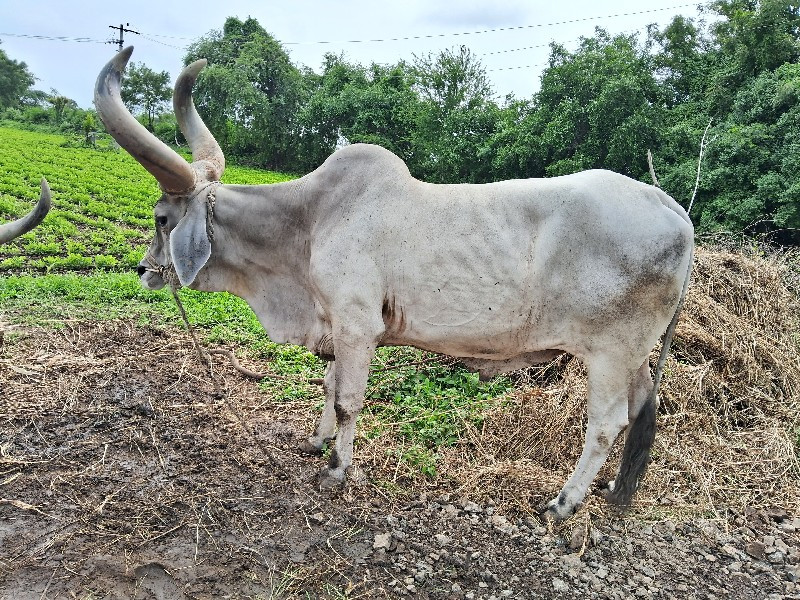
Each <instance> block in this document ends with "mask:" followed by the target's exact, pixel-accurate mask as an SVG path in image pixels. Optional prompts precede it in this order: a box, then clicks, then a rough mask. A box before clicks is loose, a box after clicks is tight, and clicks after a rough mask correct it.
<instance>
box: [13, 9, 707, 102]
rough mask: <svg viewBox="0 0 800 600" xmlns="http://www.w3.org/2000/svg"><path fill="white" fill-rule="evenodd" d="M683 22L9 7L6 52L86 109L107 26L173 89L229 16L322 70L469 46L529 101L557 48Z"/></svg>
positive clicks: (556, 13)
mask: <svg viewBox="0 0 800 600" xmlns="http://www.w3.org/2000/svg"><path fill="white" fill-rule="evenodd" d="M678 14H681V15H684V16H687V17H691V18H700V16H699V15H700V13H699V11H698V4H697V3H682V2H681V0H655V2H653V3H643V2H641V0H615V1H614V2H597V1H591V0H563V1H561V2H554V1H549V2H542V1H532V0H529V1H525V0H491V1H489V0H464V1H460V2H456V1H455V0H290V1H288V2H286V1H283V2H275V1H273V0H265V1H261V2H252V1H251V2H246V1H244V0H223V1H218V2H213V3H210V2H202V1H198V0H194V1H192V2H189V1H187V0H161V1H158V2H157V1H155V0H140V1H139V2H128V3H125V2H116V3H115V2H109V1H108V0H80V1H77V0H28V1H27V2H24V3H23V2H19V1H16V0H0V48H2V49H3V50H4V51H5V52H6V54H8V56H9V57H11V58H12V59H14V60H19V61H24V62H25V63H27V65H28V68H29V69H30V71H31V72H32V73H33V74H34V75H35V76H36V77H37V78H38V79H39V80H38V81H37V83H36V86H35V87H37V88H38V89H42V90H45V91H49V90H50V89H51V88H53V89H56V90H58V92H60V93H61V94H63V95H66V96H68V97H70V98H72V99H74V100H76V101H77V102H78V104H79V105H80V106H82V107H84V108H88V107H89V106H90V105H91V101H92V89H93V86H94V81H95V77H96V76H97V73H98V71H99V70H100V68H101V67H102V66H103V64H105V62H107V61H108V59H109V58H111V56H112V55H113V54H114V52H115V51H116V49H117V46H116V45H114V44H109V43H106V42H108V41H109V40H111V39H112V38H114V37H115V35H116V32H115V31H114V30H112V29H111V28H110V27H109V25H114V26H117V25H119V24H120V23H122V24H129V25H128V28H129V29H132V30H135V31H137V32H138V33H136V34H134V33H126V34H124V36H125V45H126V46H127V45H129V44H133V45H134V47H135V51H134V53H133V59H132V60H134V61H136V62H144V63H145V64H147V66H149V67H150V68H151V69H154V70H156V71H168V72H169V73H170V75H171V76H172V78H173V81H174V78H175V76H176V75H177V74H178V73H179V72H180V68H181V65H182V64H183V63H182V60H183V56H184V54H185V50H184V48H185V46H186V45H187V44H189V43H190V42H192V41H193V40H195V39H197V38H198V37H200V36H202V35H204V34H206V33H208V32H209V31H211V30H213V29H221V27H222V25H223V23H224V22H225V19H226V18H227V17H229V16H237V17H239V18H240V19H245V18H247V17H254V18H255V19H257V20H258V21H259V23H261V25H262V26H263V27H264V28H265V29H266V30H267V31H269V32H270V33H271V34H272V35H273V36H275V37H276V38H277V39H278V40H279V41H280V42H282V43H283V44H284V47H285V49H286V50H287V51H288V52H289V55H290V57H291V59H292V61H293V62H294V63H295V64H296V65H298V66H300V65H305V66H308V67H310V68H312V69H314V70H316V71H317V72H319V69H320V65H321V64H322V57H323V56H324V54H325V53H326V52H332V53H335V54H340V53H343V54H344V55H345V57H346V59H348V60H350V61H351V62H356V63H361V64H364V65H368V64H369V63H371V62H378V63H384V64H394V63H396V62H397V61H399V60H401V59H405V60H411V59H413V56H414V55H415V54H416V55H425V54H427V53H437V52H439V51H441V50H444V49H448V48H457V47H458V46H459V45H462V44H463V45H466V46H467V47H469V48H470V50H472V51H473V52H474V53H475V54H476V55H478V57H479V58H480V59H481V61H482V63H483V65H484V66H485V68H486V70H487V75H488V76H489V78H490V80H491V82H492V84H493V86H494V90H495V92H496V94H497V96H498V99H501V98H503V97H504V96H505V95H506V94H512V93H513V94H514V95H515V96H516V97H517V98H529V97H530V96H531V95H532V94H533V93H534V92H535V91H536V90H537V89H538V83H539V77H540V75H541V71H542V68H543V66H544V63H546V61H547V57H548V43H549V42H551V41H556V42H559V43H562V44H564V45H566V47H567V48H568V49H570V50H573V49H575V48H576V47H577V43H578V38H579V37H580V36H591V35H593V33H594V29H595V27H603V28H605V29H606V30H608V31H609V33H611V34H612V35H613V34H616V33H623V32H624V33H630V32H634V31H639V32H640V34H641V35H642V36H643V35H644V30H645V28H646V27H647V25H648V24H650V23H656V24H658V25H660V26H664V25H665V24H667V23H669V21H670V20H671V19H672V18H673V17H674V16H675V15H678ZM37 36H39V37H37ZM53 38H57V39H53Z"/></svg>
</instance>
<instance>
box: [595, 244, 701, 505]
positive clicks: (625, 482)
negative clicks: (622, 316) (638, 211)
mask: <svg viewBox="0 0 800 600" xmlns="http://www.w3.org/2000/svg"><path fill="white" fill-rule="evenodd" d="M693 259H694V248H693V249H692V251H691V252H690V254H689V268H688V269H687V271H686V279H685V280H684V282H683V290H682V291H681V297H680V300H678V306H677V307H676V309H675V314H674V315H673V316H672V321H670V324H669V327H667V331H666V333H665V334H664V339H663V341H662V343H661V353H660V354H659V356H658V363H657V364H656V370H655V374H654V377H653V389H652V390H650V393H649V394H648V396H647V401H646V402H645V404H644V406H642V408H641V410H640V411H639V414H638V415H637V416H636V418H635V419H634V420H633V423H632V424H631V426H630V427H629V428H628V433H627V435H626V437H625V448H624V449H623V451H622V461H621V463H620V467H619V473H618V474H617V477H616V479H614V486H613V489H611V490H610V492H609V494H608V496H607V498H608V501H609V502H611V503H612V504H616V505H618V506H630V503H631V498H632V497H633V495H634V493H636V489H637V488H638V487H639V482H640V481H641V480H642V477H644V473H645V471H646V470H647V464H648V462H649V461H650V449H651V448H652V447H653V442H654V441H655V438H656V409H657V408H658V403H657V394H658V385H659V384H660V383H661V375H662V374H663V372H664V363H666V362H667V355H668V354H669V347H670V345H671V344H672V338H673V336H674V335H675V327H676V326H677V324H678V316H679V315H680V313H681V309H682V308H683V303H684V301H685V300H686V291H687V290H688V289H689V275H690V274H691V272H692V262H693Z"/></svg>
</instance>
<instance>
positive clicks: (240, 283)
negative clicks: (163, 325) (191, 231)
mask: <svg viewBox="0 0 800 600" xmlns="http://www.w3.org/2000/svg"><path fill="white" fill-rule="evenodd" d="M300 187H301V186H300V181H299V180H296V181H291V182H285V183H275V184H268V185H257V186H254V185H219V186H218V187H216V188H215V192H216V193H215V195H216V201H215V204H214V210H213V216H212V225H213V231H214V239H213V240H212V242H211V244H212V251H211V258H210V259H209V261H208V263H207V265H206V268H204V269H203V270H202V271H201V272H200V274H199V275H198V278H197V279H196V280H195V283H193V284H192V285H191V287H192V288H194V289H198V290H203V291H227V292H230V293H232V294H234V295H237V296H240V297H242V298H245V299H247V298H248V297H250V296H252V295H253V294H255V293H259V292H260V291H261V290H262V289H263V282H262V281H261V280H262V279H263V277H264V276H265V275H272V274H280V273H282V272H285V273H295V274H299V272H303V273H305V272H307V269H308V257H307V252H304V251H303V249H304V248H307V244H305V243H304V241H306V240H308V239H309V221H310V220H309V218H308V209H307V207H306V206H305V204H304V203H303V201H302V195H301V194H299V193H298V191H299V189H300Z"/></svg>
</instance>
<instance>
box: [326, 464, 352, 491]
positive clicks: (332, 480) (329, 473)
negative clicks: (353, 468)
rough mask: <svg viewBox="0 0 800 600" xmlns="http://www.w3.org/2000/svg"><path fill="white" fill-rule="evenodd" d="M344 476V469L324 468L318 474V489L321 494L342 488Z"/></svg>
mask: <svg viewBox="0 0 800 600" xmlns="http://www.w3.org/2000/svg"><path fill="white" fill-rule="evenodd" d="M345 479H346V476H345V472H344V469H331V468H329V467H325V468H324V469H322V471H320V473H319V489H321V490H322V491H323V492H327V491H330V490H335V489H337V488H341V487H343V486H344V482H345Z"/></svg>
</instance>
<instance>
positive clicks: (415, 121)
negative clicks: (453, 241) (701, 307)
mask: <svg viewBox="0 0 800 600" xmlns="http://www.w3.org/2000/svg"><path fill="white" fill-rule="evenodd" d="M705 10H706V12H705V15H704V16H705V18H704V19H698V20H694V19H688V18H685V17H681V16H677V17H675V18H674V19H673V20H672V21H671V22H670V23H669V24H668V25H667V26H665V27H664V28H663V29H659V28H657V27H655V26H651V27H650V28H648V30H647V31H646V32H645V33H644V34H643V35H639V34H631V35H625V34H623V35H615V36H611V35H609V34H608V33H607V32H606V31H605V30H603V29H600V28H598V29H596V30H595V32H594V35H592V36H591V37H586V38H582V39H581V41H580V43H579V46H578V48H577V49H576V50H574V51H571V50H568V49H567V48H566V47H565V46H563V45H560V44H551V48H550V56H549V63H548V66H547V68H546V69H545V70H544V72H543V75H542V78H541V85H540V89H539V91H538V92H537V93H536V94H534V95H533V97H531V98H527V99H520V98H515V97H513V96H508V97H506V98H503V99H498V98H497V97H496V95H495V94H494V92H493V90H492V87H491V84H490V82H489V79H488V77H487V74H486V70H485V68H484V67H483V65H482V64H481V61H480V59H479V58H478V57H477V56H476V55H475V54H474V53H472V52H471V51H470V50H469V48H467V47H465V46H461V47H458V48H452V49H448V50H445V51H442V52H439V53H436V54H427V55H421V56H413V57H412V58H411V59H410V60H408V61H400V62H398V63H397V64H394V65H382V64H374V63H373V64H370V65H361V64H357V63H354V62H351V61H348V60H347V59H346V58H345V57H344V56H342V55H335V54H328V55H326V56H325V59H324V62H323V65H322V68H321V70H320V72H315V71H313V70H311V69H308V68H301V67H298V66H296V65H294V64H293V63H292V61H291V59H290V57H289V55H288V53H287V52H286V50H285V49H284V48H283V46H282V45H281V44H280V42H279V41H278V40H276V39H275V38H274V37H273V36H272V35H271V34H270V33H269V32H267V31H266V30H265V29H264V28H263V27H262V26H261V25H260V24H259V23H258V21H256V20H255V19H252V18H249V19H246V20H244V21H242V20H239V19H237V18H229V19H227V20H226V22H225V24H224V26H223V27H222V29H220V30H218V31H212V32H210V33H208V34H207V35H205V36H203V37H201V38H199V39H198V40H196V41H195V42H194V43H192V44H191V45H190V46H189V48H188V50H187V53H186V56H185V57H184V63H185V64H188V63H189V62H191V61H193V60H196V59H198V58H206V59H208V61H209V66H208V67H207V68H206V69H205V70H204V71H203V72H202V73H201V75H200V77H199V78H198V81H197V84H196V86H195V92H194V98H195V103H196V105H197V108H198V111H199V112H200V114H201V116H202V117H203V119H204V120H205V121H206V123H207V124H208V126H209V129H211V131H212V133H213V134H214V135H215V136H216V138H217V140H218V141H219V142H220V145H221V146H222V148H223V151H224V152H225V153H226V155H227V156H228V157H229V158H230V159H231V160H233V161H236V162H239V163H242V164H253V165H257V166H260V167H266V168H270V169H275V170H281V171H287V172H295V173H305V172H308V171H310V170H312V169H314V168H316V167H317V166H319V165H320V164H321V163H322V162H323V161H324V160H325V158H327V157H328V156H329V155H330V154H331V153H332V152H333V151H334V150H335V149H336V148H337V147H339V146H341V145H344V144H348V143H356V142H369V143H376V144H380V145H381V146H384V147H385V148H388V149H389V150H391V151H393V152H395V153H396V154H397V155H399V156H400V157H401V158H403V160H405V161H406V163H407V164H408V166H409V169H410V170H411V172H412V174H413V175H414V176H416V177H418V178H420V179H423V180H426V181H430V182H437V183H455V182H459V183H462V182H471V183H481V182H488V181H497V180H502V179H511V178H525V177H550V176H558V175H564V174H568V173H572V172H575V171H579V170H583V169H591V168H606V169H611V170H614V171H617V172H620V173H623V174H626V175H629V176H631V177H634V178H637V179H642V180H645V181H648V182H649V181H650V175H649V173H648V165H647V151H648V149H649V150H652V152H653V155H654V164H655V170H656V172H657V174H658V177H659V180H660V184H661V186H662V187H663V188H664V189H665V190H666V191H667V192H668V193H670V194H671V195H672V196H673V197H675V198H676V199H677V200H678V201H680V202H682V203H683V204H684V206H686V205H687V203H688V201H689V197H690V196H691V194H692V190H693V189H694V187H695V184H696V181H697V167H698V158H699V150H700V142H701V139H703V135H704V132H705V134H706V136H705V143H706V145H705V149H704V155H703V164H702V171H701V174H702V177H701V178H700V181H699V185H698V186H697V192H696V198H695V201H694V207H693V209H692V214H691V216H692V218H693V220H694V222H695V225H696V227H697V229H698V230H699V231H715V230H728V231H735V232H741V231H744V232H747V233H753V234H755V233H765V234H769V235H770V237H771V239H773V240H775V241H777V242H779V243H789V244H800V64H798V58H799V57H800V7H799V6H798V4H797V3H796V2H789V1H787V0H760V1H756V0H715V1H713V2H711V3H710V4H709V5H707V7H706V9H705ZM9 65H10V67H9ZM10 71H14V72H16V73H17V75H19V74H20V73H22V76H21V77H19V76H18V77H17V86H16V87H13V86H12V85H9V84H7V82H8V81H12V80H14V77H13V75H8V73H9V72H10ZM25 74H27V79H26V78H25ZM32 79H33V78H32V76H31V75H30V74H29V73H27V69H26V68H25V67H24V63H15V61H12V60H10V59H9V58H8V57H6V56H5V55H4V54H3V53H2V49H0V111H2V109H5V111H4V112H0V118H5V119H13V120H18V121H20V120H21V121H24V120H26V119H28V120H30V121H35V120H36V119H37V118H38V119H39V120H41V121H44V120H49V121H50V122H51V123H53V122H57V123H60V124H61V127H62V128H64V127H65V125H64V122H65V121H67V123H68V125H67V127H71V128H73V129H75V130H77V131H81V130H84V131H85V130H87V129H88V128H89V126H90V125H91V126H92V127H97V126H98V125H97V124H96V123H92V122H91V120H92V119H93V118H94V117H93V115H92V111H80V109H77V108H76V107H74V106H72V105H70V104H69V102H71V101H69V100H68V99H63V100H62V101H61V102H64V101H66V104H64V106H63V107H62V109H61V113H60V115H57V114H56V113H57V110H56V106H57V99H58V94H57V93H53V94H50V95H47V94H42V93H41V92H34V91H32V89H31V85H32V84H33V80H32ZM123 86H124V87H123V90H124V99H125V101H126V103H127V104H128V105H129V107H130V108H131V109H132V111H133V112H134V114H137V115H139V116H140V119H141V120H142V122H143V123H144V124H145V125H146V126H147V127H148V128H149V129H150V130H151V131H154V132H155V133H156V134H157V135H159V137H161V138H162V139H164V140H165V141H167V142H170V143H179V142H181V141H182V140H181V138H180V135H179V133H178V132H177V130H176V127H175V120H174V116H173V115H171V114H170V113H169V112H168V107H169V102H168V100H169V98H170V97H171V90H170V89H169V76H168V74H167V73H165V72H164V73H155V72H153V71H151V70H150V69H148V68H147V67H146V65H143V64H133V65H131V66H130V67H129V69H128V73H127V77H126V79H125V81H124V84H123ZM37 94H38V96H37ZM72 104H74V103H72ZM81 113H85V114H81ZM87 121H88V122H87ZM709 124H710V125H709Z"/></svg>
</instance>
